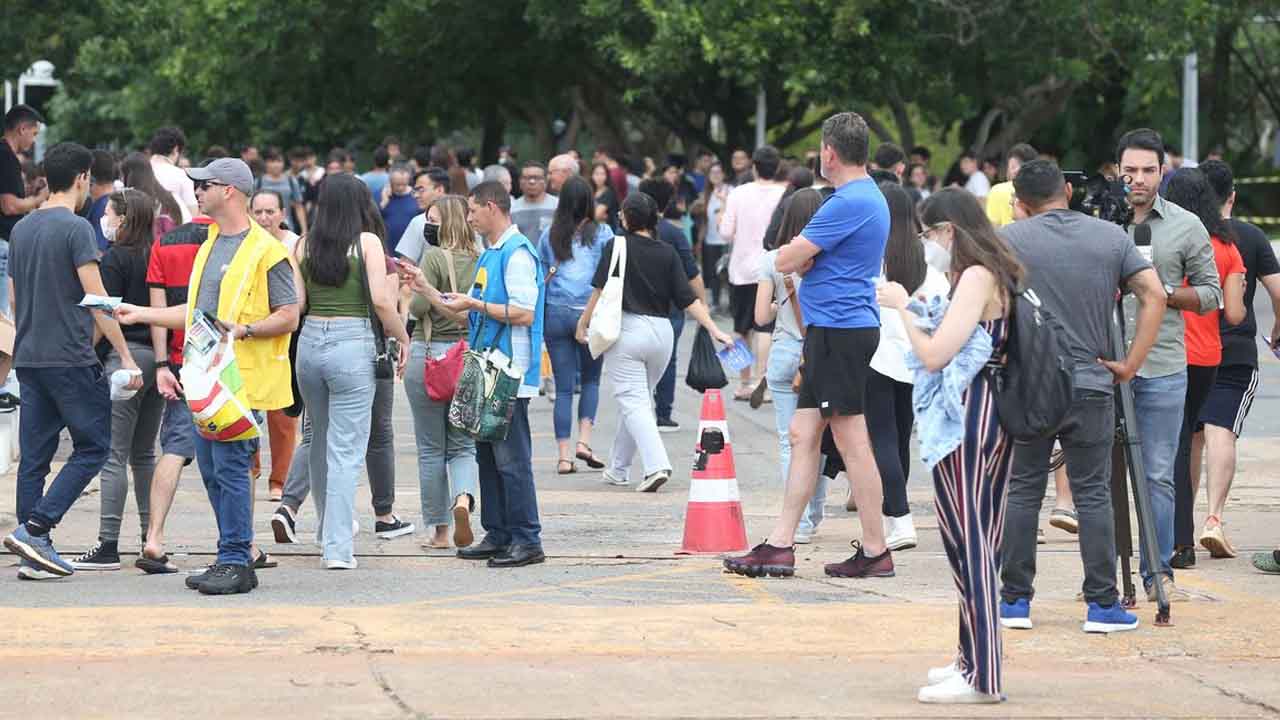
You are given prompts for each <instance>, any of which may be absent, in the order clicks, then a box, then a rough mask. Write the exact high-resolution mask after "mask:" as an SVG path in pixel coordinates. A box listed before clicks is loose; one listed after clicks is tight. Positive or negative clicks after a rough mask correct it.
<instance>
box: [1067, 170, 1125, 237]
mask: <svg viewBox="0 0 1280 720" xmlns="http://www.w3.org/2000/svg"><path fill="white" fill-rule="evenodd" d="M1062 174H1063V175H1064V176H1065V177H1066V179H1067V182H1069V183H1071V187H1072V188H1073V189H1074V190H1075V193H1074V195H1073V196H1072V198H1071V209H1072V210H1079V211H1080V212H1082V213H1085V214H1088V215H1092V216H1094V217H1096V218H1098V219H1099V220H1105V221H1107V222H1110V223H1115V224H1116V225H1119V226H1121V227H1128V226H1129V225H1130V224H1131V223H1132V222H1133V206H1132V205H1130V204H1129V183H1128V181H1127V178H1125V177H1120V178H1118V179H1116V180H1112V179H1110V178H1108V177H1107V176H1105V175H1089V174H1088V173H1086V172H1084V171H1083V170H1066V171H1063V173H1062Z"/></svg>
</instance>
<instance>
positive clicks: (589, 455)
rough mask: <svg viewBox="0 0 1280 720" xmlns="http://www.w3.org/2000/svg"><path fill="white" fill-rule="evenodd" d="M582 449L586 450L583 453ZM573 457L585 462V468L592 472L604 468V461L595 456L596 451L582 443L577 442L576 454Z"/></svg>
mask: <svg viewBox="0 0 1280 720" xmlns="http://www.w3.org/2000/svg"><path fill="white" fill-rule="evenodd" d="M582 448H586V450H585V451H584V450H583V449H582ZM575 457H577V458H578V459H579V460H581V461H583V462H585V463H586V464H587V467H589V468H591V469H592V470H600V469H601V468H603V467H604V461H603V460H601V459H600V458H599V457H597V456H596V451H595V450H592V449H591V446H590V445H588V444H586V443H584V442H581V441H579V442H578V452H577V453H576V455H575Z"/></svg>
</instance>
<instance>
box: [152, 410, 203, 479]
mask: <svg viewBox="0 0 1280 720" xmlns="http://www.w3.org/2000/svg"><path fill="white" fill-rule="evenodd" d="M160 451H161V452H162V453H164V454H165V455H177V456H178V457H182V458H186V462H185V463H183V465H190V464H191V461H192V460H194V459H195V456H196V425H195V421H194V420H192V418H191V408H189V407H187V401H186V400H165V402H164V418H163V419H162V420H161V421H160Z"/></svg>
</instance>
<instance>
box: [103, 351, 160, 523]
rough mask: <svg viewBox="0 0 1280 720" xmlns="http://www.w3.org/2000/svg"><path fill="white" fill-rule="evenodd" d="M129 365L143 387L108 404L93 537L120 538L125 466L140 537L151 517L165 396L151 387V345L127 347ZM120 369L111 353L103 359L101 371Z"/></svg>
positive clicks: (153, 368)
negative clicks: (106, 441) (108, 448)
mask: <svg viewBox="0 0 1280 720" xmlns="http://www.w3.org/2000/svg"><path fill="white" fill-rule="evenodd" d="M129 352H130V353H131V354H132V355H133V361H134V362H136V363H137V364H138V368H139V369H140V370H142V389H141V390H139V391H138V392H137V393H136V394H135V395H134V396H133V397H131V398H129V399H128V400H115V401H113V402H112V403H111V452H110V453H108V454H107V463H106V465H103V467H102V473H101V474H100V475H99V484H100V485H101V489H102V498H101V500H102V506H101V507H102V510H101V512H102V516H101V519H100V521H99V523H98V539H99V540H101V541H105V542H118V541H119V540H120V524H121V521H122V518H123V516H124V503H125V499H126V498H127V497H128V496H129V477H128V472H127V470H126V465H127V466H128V467H129V468H132V470H133V497H134V501H135V502H136V503H137V504H138V522H139V524H140V525H141V527H142V530H141V534H142V535H146V533H147V521H148V519H149V518H150V516H151V478H152V477H153V476H154V475H155V471H156V436H157V435H159V434H160V421H161V419H162V418H163V417H164V397H163V396H161V395H160V391H159V390H157V389H156V355H155V352H154V351H152V349H151V346H150V345H145V346H144V345H139V344H136V343H129ZM119 369H120V356H119V355H118V354H116V352H115V351H114V350H112V351H111V355H109V356H108V357H107V363H106V373H107V376H108V377H109V376H110V375H111V373H113V372H115V371H116V370H119Z"/></svg>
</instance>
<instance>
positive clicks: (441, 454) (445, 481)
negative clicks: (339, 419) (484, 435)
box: [404, 340, 572, 529]
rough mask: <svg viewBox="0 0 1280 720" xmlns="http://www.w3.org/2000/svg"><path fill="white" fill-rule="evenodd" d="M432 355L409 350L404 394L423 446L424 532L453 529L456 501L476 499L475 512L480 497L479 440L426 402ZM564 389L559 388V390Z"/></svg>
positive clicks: (441, 347)
mask: <svg viewBox="0 0 1280 720" xmlns="http://www.w3.org/2000/svg"><path fill="white" fill-rule="evenodd" d="M452 345H453V343H451V342H433V343H431V345H430V351H431V354H432V356H433V357H440V356H441V355H443V354H444V353H445V351H446V350H448V349H449V347H450V346H452ZM427 350H428V345H427V344H426V343H424V342H422V341H420V340H414V341H413V344H412V345H410V346H409V366H408V368H407V369H406V370H405V371H404V392H405V395H407V396H408V397H409V409H410V410H412V411H413V434H414V439H415V440H416V441H417V443H418V486H419V488H420V489H421V491H422V524H423V525H424V526H426V527H425V528H424V529H429V528H430V527H431V526H433V525H448V524H450V521H451V520H452V519H453V518H452V514H451V513H450V512H449V511H450V510H452V509H453V500H454V498H456V497H458V496H459V495H461V494H462V493H467V494H469V495H470V496H471V498H472V500H473V503H472V506H473V507H474V501H475V500H479V497H480V490H479V487H480V468H479V466H478V465H476V441H475V439H474V438H472V437H471V436H470V435H467V434H466V433H464V432H462V431H461V430H459V429H457V428H455V427H453V426H452V425H450V424H449V403H448V402H442V403H438V402H436V401H434V400H432V399H431V398H429V397H427V386H426V383H425V377H424V376H423V370H424V369H425V367H426V364H427ZM570 387H572V385H570ZM559 389H560V386H559V385H557V386H556V390H557V391H558V390H559ZM446 469H447V470H448V472H447V473H446V472H445V471H446ZM451 483H452V486H453V487H452V490H450V484H451Z"/></svg>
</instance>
